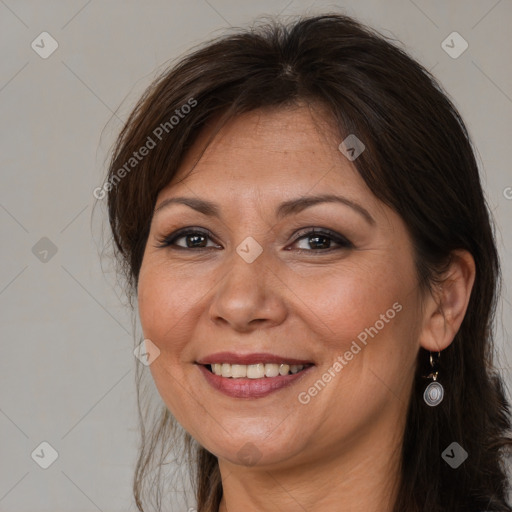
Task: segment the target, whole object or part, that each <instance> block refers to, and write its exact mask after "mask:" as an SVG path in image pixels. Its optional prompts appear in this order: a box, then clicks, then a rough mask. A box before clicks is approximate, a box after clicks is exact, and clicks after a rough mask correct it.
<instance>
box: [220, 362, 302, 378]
mask: <svg viewBox="0 0 512 512" xmlns="http://www.w3.org/2000/svg"><path fill="white" fill-rule="evenodd" d="M211 369H212V372H213V373H214V374H215V375H220V376H222V377H227V378H233V379H242V378H249V379H262V378H264V377H270V378H271V377H278V376H279V375H290V374H294V373H298V372H300V371H301V370H303V369H304V365H302V364H298V365H297V364H292V365H290V364H285V363H282V364H273V363H268V364H265V363H258V364H249V365H245V364H228V363H222V364H220V363H215V364H212V365H211Z"/></svg>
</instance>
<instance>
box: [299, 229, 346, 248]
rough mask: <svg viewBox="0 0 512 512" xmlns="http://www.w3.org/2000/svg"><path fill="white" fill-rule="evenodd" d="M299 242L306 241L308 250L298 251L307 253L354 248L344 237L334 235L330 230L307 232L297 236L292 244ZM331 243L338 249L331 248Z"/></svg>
mask: <svg viewBox="0 0 512 512" xmlns="http://www.w3.org/2000/svg"><path fill="white" fill-rule="evenodd" d="M301 240H306V243H307V244H308V246H309V247H310V249H308V248H307V247H306V248H304V247H302V248H299V250H300V251H304V250H306V251H309V252H326V251H330V250H336V249H339V248H350V247H354V246H353V244H352V243H351V242H350V241H349V240H347V239H346V238H345V237H343V236H341V235H339V234H337V233H334V232H333V231H330V230H323V229H318V230H317V229H313V230H311V231H309V232H306V233H305V234H303V235H301V236H299V238H297V239H296V240H295V242H294V244H295V243H297V242H299V241H301ZM332 242H334V243H335V244H337V245H338V246H340V247H338V248H336V247H332Z"/></svg>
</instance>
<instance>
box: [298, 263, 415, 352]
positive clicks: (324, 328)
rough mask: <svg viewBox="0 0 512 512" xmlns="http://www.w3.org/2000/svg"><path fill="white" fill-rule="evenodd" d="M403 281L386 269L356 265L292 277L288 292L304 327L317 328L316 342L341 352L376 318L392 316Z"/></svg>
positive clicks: (405, 279)
mask: <svg viewBox="0 0 512 512" xmlns="http://www.w3.org/2000/svg"><path fill="white" fill-rule="evenodd" d="M406 281H407V278H406V277H405V275H403V276H402V279H400V278H399V277H398V276H397V275H396V272H395V271H394V270H393V269H391V270H390V269H389V267H386V266H382V265H379V266H378V267H377V266H373V267H372V266H370V265H365V266H363V265H359V266H358V267H355V266H354V267H353V268H348V267H346V268H343V269H333V270H332V271H331V272H325V273H322V274H319V273H318V272H317V273H316V274H315V275H314V276H309V277H307V276H304V275H303V276H297V275H296V277H295V278H294V282H293V284H292V283H290V288H291V289H293V290H294V291H295V293H296V296H297V297H299V298H300V301H299V302H297V305H298V307H299V308H300V309H301V310H302V315H303V316H305V317H307V323H308V324H309V325H310V326H317V327H316V328H317V329H318V335H319V338H320V339H323V340H325V341H326V342H327V343H328V345H329V348H331V349H333V350H335V349H336V350H343V349H345V347H346V345H350V344H351V342H352V340H354V339H356V338H357V336H358V335H359V334H360V333H362V332H363V333H364V332H365V331H364V330H365V328H369V327H370V326H373V325H374V324H375V322H377V321H379V319H380V315H382V314H383V315H385V317H386V319H389V318H391V317H394V316H395V313H396V311H395V309H393V304H394V303H396V302H399V303H400V301H401V297H403V295H404V293H403V290H404V289H405V288H406V287H407V285H406ZM300 304H302V306H300ZM388 311H389V314H387V315H386V313H387V312H388ZM381 322H382V321H379V324H378V326H381ZM391 322H393V320H390V323H391ZM387 325H388V323H387V322H386V326H387ZM388 330H389V329H388ZM363 337H364V334H363Z"/></svg>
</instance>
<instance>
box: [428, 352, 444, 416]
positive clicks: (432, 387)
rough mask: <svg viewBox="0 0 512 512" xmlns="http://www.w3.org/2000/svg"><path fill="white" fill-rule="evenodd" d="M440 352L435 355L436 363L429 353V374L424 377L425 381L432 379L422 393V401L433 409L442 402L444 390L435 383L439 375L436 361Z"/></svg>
mask: <svg viewBox="0 0 512 512" xmlns="http://www.w3.org/2000/svg"><path fill="white" fill-rule="evenodd" d="M440 355H441V352H438V353H437V359H436V361H434V360H433V358H432V352H430V366H431V372H430V374H429V375H426V376H425V378H426V379H430V378H431V379H432V382H431V383H430V384H429V385H428V386H427V387H426V388H425V392H424V393H423V400H425V403H426V404H427V405H430V407H435V406H436V405H439V404H440V403H441V402H442V401H443V397H444V388H443V386H442V385H441V384H440V383H439V382H437V376H438V375H439V369H438V360H439V356H440Z"/></svg>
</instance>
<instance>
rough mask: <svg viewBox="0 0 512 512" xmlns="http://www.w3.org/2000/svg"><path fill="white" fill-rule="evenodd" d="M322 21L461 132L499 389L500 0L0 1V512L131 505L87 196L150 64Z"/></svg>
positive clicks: (130, 434)
mask: <svg viewBox="0 0 512 512" xmlns="http://www.w3.org/2000/svg"><path fill="white" fill-rule="evenodd" d="M326 11H335V12H341V13H346V14H349V15H353V16H355V17H357V18H359V19H360V20H361V21H363V22H366V23H368V24H370V25H371V26H373V27H374V28H376V29H378V30H380V31H381V32H382V33H384V34H385V35H387V36H390V37H393V38H395V39H398V40H400V41H401V42H403V44H404V45H405V47H406V48H407V50H408V51H409V52H410V54H411V55H412V56H413V57H415V58H416V59H418V60H419V61H420V62H421V63H422V64H423V65H424V66H425V67H426V68H428V69H430V70H432V71H433V73H434V74H435V75H436V76H437V77H438V78H439V79H440V81H441V83H442V84H443V86H444V88H445V89H446V91H447V92H448V94H449V95H450V97H451V98H452V99H453V100H454V102H455V104H456V106H457V107H458V109H459V110H460V112H461V114H462V117H463V118H464V120H465V121H466V123H467V125H468V128H469V130H470V133H471V136H472V138H473V141H474V143H475V146H476V148H477V151H478V157H479V160H480V164H481V172H482V177H483V182H484V185H485V192H486V195H487V198H488V201H489V205H490V208H491V210H492V213H493V215H494V217H495V220H496V225H497V240H498V245H499V250H500V253H501V257H502V264H503V276H504V283H505V288H504V290H503V298H502V301H501V303H500V308H499V310H498V316H497V336H498V345H497V349H498V352H499V354H498V355H499V366H500V367H501V368H502V371H503V375H504V376H505V379H506V383H507V386H509V387H510V381H511V372H510V365H509V362H508V361H510V360H511V358H510V348H509V340H510V334H509V333H511V332H512V315H511V314H510V313H511V308H510V286H508V289H507V284H508V283H510V282H511V274H512V264H511V251H512V223H511V222H510V219H512V188H510V187H512V174H511V171H510V149H511V144H510V137H511V127H512V69H511V65H510V55H511V54H512V47H511V46H512V44H511V43H512V37H511V30H510V27H511V26H512V4H511V2H509V1H504V0H455V1H454V0H451V1H446V0H434V1H427V0H415V1H412V0H410V1H409V0H389V1H377V0H357V1H356V0H354V1H346V2H337V3H332V2H321V1H316V2H308V1H303V0H264V1H250V2H249V1H235V0H208V1H206V0H183V1H178V0H171V1H164V0H151V1H144V2H142V1H120V0H112V1H100V0H89V1H87V0H73V1H69V0H68V1H63V0H62V1H55V0H54V1H45V2H40V1H36V0H33V1H28V0H24V1H23V0H0V41H1V50H2V58H1V60H0V120H1V121H0V131H1V133H0V145H1V152H0V155H1V171H0V172H1V184H2V185H1V189H0V226H1V230H2V233H1V240H2V244H1V254H2V265H1V266H0V308H1V309H0V310H1V315H2V316H1V340H2V343H1V348H2V356H1V357H0V375H1V385H0V433H1V436H0V461H1V464H0V511H8V512H29V511H30V512H50V511H51V512H54V511H56V510H59V511H73V512H94V511H97V510H100V511H107V510H108V511H109V512H117V511H128V510H130V511H131V510H135V505H134V503H133V502H132V496H131V483H132V476H133V468H134V464H135V456H136V443H137V439H138V434H137V417H136V409H135V385H134V376H135V366H136V364H140V363H138V360H137V359H136V358H135V356H134V353H133V350H134V335H133V327H132V321H131V316H130V313H129V311H128V310H127V309H126V307H125V306H123V304H122V301H121V300H120V298H119V290H116V288H115V286H114V284H113V282H114V279H115V277H114V275H113V274H111V273H108V272H104V268H102V267H101V266H100V258H99V252H100V251H101V236H100V233H101V229H102V228H101V223H98V222H95V221H94V217H95V216H96V213H95V215H94V216H93V215H92V213H93V212H92V208H93V205H94V203H95V202H96V201H95V199H94V197H93V190H94V188H95V187H97V186H99V185H101V184H102V183H103V178H104V175H105V172H106V159H107V158H108V151H109V149H110V148H111V144H112V142H113V140H114V137H115V135H116V134H117V133H118V131H119V130H120V128H121V127H122V124H123V122H124V120H125V119H126V116H127V115H128V113H129V111H130V108H131V107H132V106H133V104H134V101H135V100H136V99H137V97H138V95H139V94H140V93H142V91H143V90H144V88H145V87H146V86H147V85H148V84H149V83H150V81H151V80H152V79H153V78H154V77H155V76H156V72H157V71H158V70H162V69H164V67H165V64H166V62H169V61H170V60H173V59H175V58H176V57H178V56H180V55H182V54H183V53H184V52H186V51H187V49H189V48H190V47H191V46H193V45H195V44H198V43H200V42H201V41H204V40H205V39H208V38H210V37H213V36H217V35H220V34H221V33H223V31H224V30H225V29H226V28H228V27H230V26H233V27H235V26H245V25H247V24H248V23H250V22H251V21H252V20H253V19H254V18H255V17H256V16H259V15H262V14H281V15H282V16H286V15H294V14H317V13H321V12H326ZM42 32H47V33H48V34H49V35H43V36H41V35H40V34H41V33H42ZM453 32H457V33H458V34H460V37H461V38H462V39H459V36H455V37H456V39H455V42H454V43H453V45H451V46H455V50H460V49H462V47H463V46H464V45H465V43H464V42H463V41H466V42H467V44H468V48H467V49H466V50H465V51H464V52H463V53H462V54H461V55H459V56H457V58H454V56H453V55H449V54H448V53H447V52H446V51H445V49H444V48H443V45H442V43H443V41H445V40H446V38H447V37H448V36H450V37H451V38H452V39H453V37H454V36H453V35H452V33H453ZM41 39H43V40H44V43H41ZM56 44H58V48H57V49H56V50H55V51H54V52H53V53H52V54H51V55H49V56H47V57H46V58H43V56H45V52H49V51H50V50H51V49H52V45H56ZM461 45H463V46H461ZM452 53H453V52H452ZM456 53H457V52H456ZM41 55H43V56H41ZM100 206H102V205H100ZM96 211H101V208H100V210H95V212H96ZM100 217H101V215H100ZM91 218H92V220H91ZM106 266H108V262H107V265H106ZM104 267H105V265H104ZM121 298H122V297H121ZM507 354H508V357H507ZM157 398H158V397H157ZM41 443H47V444H41ZM43 459H45V460H46V461H47V462H53V463H52V464H51V465H50V466H49V467H48V468H47V469H43V468H42V467H41V463H43V464H44V461H43ZM189 505H190V506H193V503H190V504H189ZM183 507H184V505H183V504H180V505H174V506H172V507H170V508H169V510H173V511H174V510H184V511H185V510H187V508H183Z"/></svg>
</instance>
